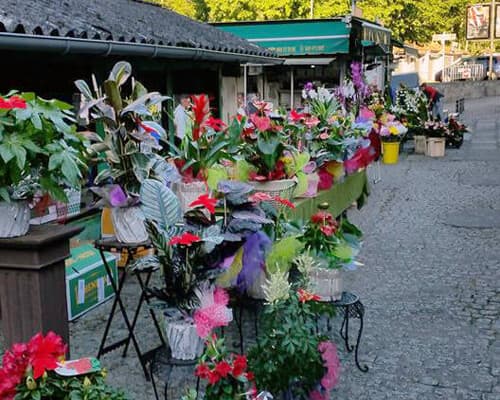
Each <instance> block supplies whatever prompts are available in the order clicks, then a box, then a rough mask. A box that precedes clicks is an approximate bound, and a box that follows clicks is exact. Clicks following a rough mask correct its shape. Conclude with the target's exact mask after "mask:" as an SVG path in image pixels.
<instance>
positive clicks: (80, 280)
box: [66, 244, 118, 321]
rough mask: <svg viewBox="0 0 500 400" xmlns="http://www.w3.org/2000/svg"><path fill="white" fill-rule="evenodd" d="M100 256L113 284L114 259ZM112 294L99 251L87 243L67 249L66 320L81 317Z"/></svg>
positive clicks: (115, 277)
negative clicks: (106, 264) (69, 253)
mask: <svg viewBox="0 0 500 400" xmlns="http://www.w3.org/2000/svg"><path fill="white" fill-rule="evenodd" d="M104 254H105V256H106V261H107V262H108V265H109V266H110V268H111V272H112V274H113V278H114V280H115V282H117V281H118V269H117V266H116V256H115V255H114V254H112V253H104ZM114 294H115V293H114V291H113V287H112V286H111V282H110V280H109V278H108V275H107V274H106V268H105V267H104V264H103V262H102V259H101V255H100V254H99V251H98V250H96V249H95V248H94V246H92V245H90V244H86V245H83V246H79V247H75V248H73V249H71V257H70V258H68V259H67V260H66V298H67V299H66V301H67V305H68V319H69V320H70V321H72V320H74V319H75V318H77V317H80V316H82V315H83V314H85V313H86V312H88V311H89V310H91V309H93V308H95V307H97V306H98V305H99V304H102V303H103V302H105V301H106V300H108V299H110V298H111V297H113V296H114Z"/></svg>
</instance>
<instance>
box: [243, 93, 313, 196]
mask: <svg viewBox="0 0 500 400" xmlns="http://www.w3.org/2000/svg"><path fill="white" fill-rule="evenodd" d="M248 123H249V125H248V126H247V125H246V123H245V119H243V121H242V127H244V129H242V139H243V143H242V145H241V148H240V154H241V156H242V157H243V159H244V160H245V161H246V163H247V164H249V165H250V168H249V171H248V174H247V176H246V178H247V179H248V181H249V183H250V184H251V185H253V186H254V187H255V190H256V191H257V192H267V193H269V194H270V195H273V196H279V197H281V198H285V199H290V198H291V197H292V194H293V191H294V188H295V186H296V179H295V176H296V173H297V171H299V170H300V169H301V168H295V167H292V168H287V165H286V160H285V159H284V157H291V158H292V160H293V159H294V157H295V156H296V155H297V150H296V149H295V148H294V147H293V146H292V145H291V144H290V143H289V134H288V132H286V131H285V128H284V125H283V120H282V119H281V118H271V116H270V110H269V107H268V104H267V103H265V102H262V103H261V106H260V108H259V109H258V110H257V112H256V113H255V114H252V115H251V116H250V117H249V121H248ZM307 161H308V160H307ZM306 163H307V162H306ZM303 166H305V164H303V165H302V167H303Z"/></svg>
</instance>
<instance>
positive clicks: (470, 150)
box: [0, 98, 500, 400]
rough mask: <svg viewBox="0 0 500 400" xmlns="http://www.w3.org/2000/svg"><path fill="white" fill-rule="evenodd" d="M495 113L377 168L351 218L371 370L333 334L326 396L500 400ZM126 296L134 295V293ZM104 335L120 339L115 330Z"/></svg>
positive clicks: (126, 371)
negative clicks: (434, 154) (440, 149)
mask: <svg viewBox="0 0 500 400" xmlns="http://www.w3.org/2000/svg"><path fill="white" fill-rule="evenodd" d="M499 106H500V98H487V99H481V100H477V101H471V102H467V103H466V110H467V111H466V113H465V115H464V117H465V118H466V119H467V121H468V122H469V123H470V124H471V127H472V128H473V129H474V130H475V132H474V134H473V136H472V141H470V142H467V143H466V144H465V145H464V147H463V148H462V149H461V150H448V151H447V156H446V157H445V158H444V159H430V158H425V157H423V156H417V155H409V156H404V155H403V156H402V160H401V162H400V163H399V164H398V165H395V166H382V181H381V182H380V183H378V184H376V185H372V194H371V196H370V197H369V199H368V203H367V205H366V206H365V207H364V208H363V209H362V210H361V211H351V212H350V217H351V219H352V220H353V221H354V222H356V223H357V224H359V225H360V227H361V228H362V229H363V231H364V233H365V242H364V247H363V251H362V254H361V261H362V262H364V263H365V266H364V267H362V268H360V269H358V271H355V272H349V273H347V282H346V286H347V289H349V290H351V291H353V292H355V293H357V294H359V296H360V297H361V300H362V301H363V303H364V305H365V312H366V314H365V330H364V333H363V336H362V340H361V347H360V360H361V363H362V364H364V363H366V364H367V365H368V366H369V368H370V370H369V372H367V373H362V372H360V371H359V370H358V369H357V368H356V367H355V364H354V361H353V356H352V354H349V353H346V351H345V349H344V348H343V346H342V342H341V341H340V340H339V338H338V337H337V338H336V342H337V344H338V348H339V351H340V356H341V361H342V377H341V380H340V383H339V385H338V387H337V389H335V391H334V393H333V396H332V398H333V399H343V400H347V399H349V400H351V399H352V400H382V399H391V400H411V399H418V400H434V399H446V400H475V399H477V400H498V399H500V379H499V376H500V341H499V340H498V339H499V331H500V318H499V316H500V287H499V282H500V246H499V240H500V230H499V229H500V223H498V224H497V223H496V222H499V221H500V150H499V149H500V147H499V135H500V112H498V111H500V110H498V107H499ZM460 216H463V218H460ZM465 221H466V222H467V223H466V222H465ZM470 221H472V223H471V222H470ZM125 290H126V294H127V296H126V297H130V298H135V296H136V293H137V290H138V288H137V286H136V285H132V284H129V285H127V286H126V289H125ZM131 304H133V302H130V304H129V306H130V305H131ZM109 308H110V303H107V304H105V305H103V306H101V307H99V308H97V309H96V310H94V311H92V312H90V313H88V314H87V315H86V316H84V317H83V318H81V319H80V320H78V321H77V322H76V323H74V324H72V325H71V330H72V342H71V348H72V356H73V357H78V356H83V355H95V354H96V353H97V349H98V345H99V342H100V339H101V335H102V331H103V329H104V324H105V318H106V316H107V313H108V312H109ZM336 325H337V328H339V327H340V324H339V321H336ZM356 327H357V325H356V322H355V321H354V322H353V323H351V324H350V330H351V333H352V335H353V339H354V334H355V333H356ZM245 329H246V330H251V326H250V323H249V322H247V324H246V328H245ZM112 332H113V334H114V335H115V337H119V336H120V335H123V334H124V332H125V331H124V325H123V323H122V324H116V325H114V326H113V329H112ZM137 332H138V336H139V342H140V343H141V345H142V346H143V347H144V348H147V347H152V346H153V345H156V344H158V340H157V339H156V338H155V335H154V331H153V329H152V324H150V323H149V322H148V320H147V319H146V318H145V317H144V316H142V317H141V318H140V320H139V323H138V328H137ZM233 339H234V336H233V338H232V339H230V340H229V342H232V341H233ZM0 347H1V345H0ZM102 362H103V364H104V365H105V366H106V367H107V368H108V369H109V371H110V373H109V381H110V383H112V384H113V385H116V386H119V387H122V388H125V389H126V390H127V391H128V393H129V394H130V397H131V398H132V399H140V400H142V399H145V400H149V399H153V395H152V391H151V385H150V383H148V382H147V381H146V380H145V379H144V377H143V375H142V373H141V370H140V367H139V365H138V362H137V360H136V358H135V357H134V352H133V349H130V350H129V356H127V357H126V358H122V357H120V352H119V351H114V352H112V353H110V354H108V355H105V356H104V357H103V358H102ZM190 374H191V369H190V368H177V369H175V370H174V371H173V373H172V376H171V386H174V387H178V386H184V385H194V380H193V379H192V378H186V377H189V376H190ZM181 382H182V383H181ZM176 393H178V391H176ZM169 398H170V399H178V396H177V395H172V396H171V397H169Z"/></svg>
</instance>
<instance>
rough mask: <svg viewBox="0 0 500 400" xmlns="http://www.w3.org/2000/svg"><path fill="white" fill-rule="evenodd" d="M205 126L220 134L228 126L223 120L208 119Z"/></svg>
mask: <svg viewBox="0 0 500 400" xmlns="http://www.w3.org/2000/svg"><path fill="white" fill-rule="evenodd" d="M205 126H209V127H210V128H212V129H213V130H214V131H216V132H219V131H221V130H223V129H224V128H225V127H226V124H225V123H224V121H222V120H221V119H218V118H214V117H208V119H207V120H206V121H205Z"/></svg>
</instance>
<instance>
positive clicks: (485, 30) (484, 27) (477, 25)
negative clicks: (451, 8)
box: [467, 4, 491, 40]
mask: <svg viewBox="0 0 500 400" xmlns="http://www.w3.org/2000/svg"><path fill="white" fill-rule="evenodd" d="M490 16H491V5H489V4H476V5H473V6H469V7H467V40H485V39H489V38H490Z"/></svg>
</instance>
